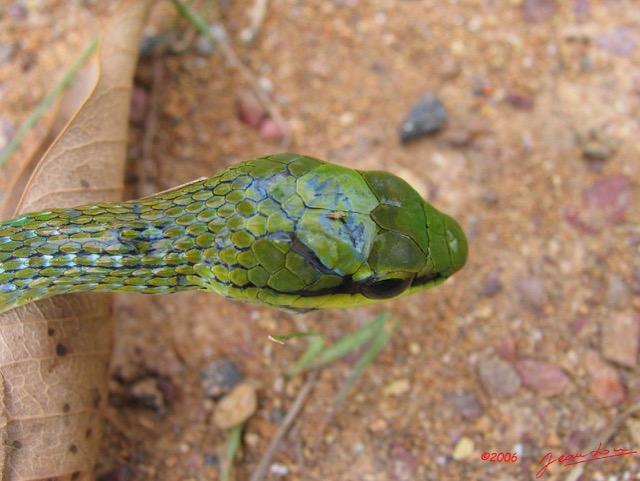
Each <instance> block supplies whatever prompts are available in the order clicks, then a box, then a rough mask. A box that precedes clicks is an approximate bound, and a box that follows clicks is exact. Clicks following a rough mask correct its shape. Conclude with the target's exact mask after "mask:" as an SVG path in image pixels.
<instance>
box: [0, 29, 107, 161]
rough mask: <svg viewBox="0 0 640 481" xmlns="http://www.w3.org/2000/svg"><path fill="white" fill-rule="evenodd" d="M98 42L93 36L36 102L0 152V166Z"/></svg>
mask: <svg viewBox="0 0 640 481" xmlns="http://www.w3.org/2000/svg"><path fill="white" fill-rule="evenodd" d="M99 43H100V37H95V38H94V39H93V40H92V41H91V43H90V44H89V46H88V47H87V48H86V49H85V50H84V52H82V54H81V55H80V57H79V58H78V60H76V62H75V63H74V64H73V65H72V66H71V68H70V69H69V70H67V72H65V74H64V76H63V77H62V79H61V80H60V82H58V84H57V85H56V86H55V87H54V88H53V90H51V92H49V93H48V94H47V95H46V96H45V97H44V98H43V99H42V100H41V101H40V103H39V104H38V106H37V107H36V108H35V110H34V111H33V113H32V114H31V115H30V116H29V118H28V119H27V120H26V121H25V122H24V123H23V124H22V125H21V126H20V129H19V130H18V132H17V133H16V135H14V137H13V139H11V142H9V144H8V145H7V146H6V147H5V149H4V150H3V151H2V152H0V168H2V166H4V164H5V162H6V161H7V159H8V158H9V157H10V156H11V154H13V152H15V150H16V149H17V148H18V147H19V146H20V144H21V143H22V141H23V140H24V138H25V136H26V135H27V133H28V132H29V130H31V129H32V128H33V126H34V125H35V124H36V123H37V122H38V120H40V118H41V117H42V116H43V115H44V113H45V112H46V111H47V109H48V108H49V107H51V104H53V102H54V101H55V99H56V98H57V97H58V95H60V92H61V91H62V90H63V89H64V88H65V87H66V86H67V85H69V82H71V80H72V79H73V78H74V77H75V76H76V74H77V73H78V70H80V67H82V65H83V64H84V63H85V62H86V61H87V59H88V58H89V57H91V55H93V53H94V52H95V51H96V48H98V44H99Z"/></svg>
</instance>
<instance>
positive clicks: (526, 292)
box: [515, 277, 549, 311]
mask: <svg viewBox="0 0 640 481" xmlns="http://www.w3.org/2000/svg"><path fill="white" fill-rule="evenodd" d="M515 288H516V290H517V291H518V293H519V294H520V300H521V301H522V303H523V304H524V305H526V306H527V307H529V308H530V309H532V310H534V311H541V310H542V309H543V307H544V306H545V304H546V303H547V302H548V301H549V296H548V295H547V290H546V288H545V287H544V282H542V279H540V278H539V277H526V278H524V279H518V280H517V281H516V282H515Z"/></svg>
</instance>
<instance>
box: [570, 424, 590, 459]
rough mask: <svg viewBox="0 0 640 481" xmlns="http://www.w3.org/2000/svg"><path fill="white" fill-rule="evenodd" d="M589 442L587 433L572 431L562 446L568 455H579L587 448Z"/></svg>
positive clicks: (578, 430)
mask: <svg viewBox="0 0 640 481" xmlns="http://www.w3.org/2000/svg"><path fill="white" fill-rule="evenodd" d="M590 440H591V436H590V435H589V433H588V432H587V431H584V430H582V429H574V430H573V431H571V432H570V433H569V435H568V436H567V437H566V439H565V440H564V444H563V446H564V448H565V451H566V452H568V453H579V452H580V451H582V450H583V449H585V448H587V447H588V445H589V441H590Z"/></svg>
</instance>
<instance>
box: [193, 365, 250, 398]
mask: <svg viewBox="0 0 640 481" xmlns="http://www.w3.org/2000/svg"><path fill="white" fill-rule="evenodd" d="M241 380H242V376H241V375H240V373H239V372H238V370H237V369H236V367H235V365H234V364H233V363H232V362H231V361H229V360H228V359H226V358H222V359H216V360H214V361H211V362H210V363H209V364H207V365H206V366H205V367H204V368H202V370H201V371H200V385H201V386H202V389H204V392H205V394H206V395H207V396H209V397H210V398H212V399H214V400H218V399H220V398H221V397H222V396H224V395H225V394H227V393H228V392H230V391H231V389H233V387H234V386H236V385H237V384H238V383H239V382H240V381H241Z"/></svg>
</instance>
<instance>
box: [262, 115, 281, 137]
mask: <svg viewBox="0 0 640 481" xmlns="http://www.w3.org/2000/svg"><path fill="white" fill-rule="evenodd" d="M258 131H259V133H260V138H263V139H265V140H276V141H277V140H282V138H283V137H284V131H283V130H282V128H281V127H280V126H279V125H278V123H277V122H276V121H275V120H273V119H265V120H264V121H263V122H262V123H261V124H260V129H259V130H258Z"/></svg>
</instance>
